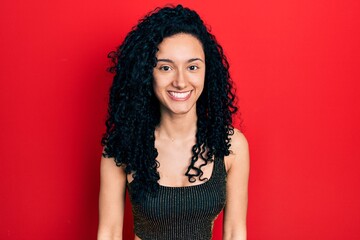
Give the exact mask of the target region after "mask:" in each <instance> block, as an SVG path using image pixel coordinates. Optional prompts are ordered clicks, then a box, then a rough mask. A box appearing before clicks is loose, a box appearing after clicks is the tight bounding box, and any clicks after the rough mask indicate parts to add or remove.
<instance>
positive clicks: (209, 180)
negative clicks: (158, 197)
mask: <svg viewBox="0 0 360 240" xmlns="http://www.w3.org/2000/svg"><path fill="white" fill-rule="evenodd" d="M217 161H219V159H214V161H213V162H214V163H213V168H212V171H211V175H210V177H209V178H208V180H206V181H205V182H204V183H200V184H196V185H189V186H179V187H176V186H165V185H161V184H159V188H160V189H169V190H170V189H174V190H175V189H193V188H198V187H200V186H203V185H207V184H209V182H211V181H212V179H213V178H214V177H215V171H216V170H215V168H218V167H217V166H216V165H215V164H217V163H216V162H217ZM133 181H134V180H133ZM133 181H131V182H130V183H129V186H131V184H132V183H133ZM197 181H201V180H197Z"/></svg>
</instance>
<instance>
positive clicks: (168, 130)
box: [156, 109, 197, 141]
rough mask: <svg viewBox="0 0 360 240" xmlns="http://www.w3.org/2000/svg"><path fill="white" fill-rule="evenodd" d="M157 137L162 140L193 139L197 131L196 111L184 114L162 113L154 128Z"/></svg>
mask: <svg viewBox="0 0 360 240" xmlns="http://www.w3.org/2000/svg"><path fill="white" fill-rule="evenodd" d="M156 130H157V137H158V138H159V139H163V140H171V141H175V140H176V141H181V140H188V139H190V138H194V137H195V135H196V130H197V115H196V110H195V109H194V110H193V111H190V112H188V113H186V114H167V113H164V112H163V113H162V114H161V119H160V124H159V125H158V127H157V128H156Z"/></svg>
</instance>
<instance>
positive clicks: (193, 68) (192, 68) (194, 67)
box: [189, 65, 199, 71]
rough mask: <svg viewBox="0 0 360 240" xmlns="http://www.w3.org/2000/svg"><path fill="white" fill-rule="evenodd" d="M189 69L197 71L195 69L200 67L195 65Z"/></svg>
mask: <svg viewBox="0 0 360 240" xmlns="http://www.w3.org/2000/svg"><path fill="white" fill-rule="evenodd" d="M189 69H190V71H195V70H197V69H199V67H198V66H195V65H193V66H190V67H189Z"/></svg>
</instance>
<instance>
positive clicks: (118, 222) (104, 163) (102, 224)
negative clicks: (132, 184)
mask: <svg viewBox="0 0 360 240" xmlns="http://www.w3.org/2000/svg"><path fill="white" fill-rule="evenodd" d="M125 190H126V173H125V171H124V169H123V167H117V166H116V164H115V161H114V158H105V157H102V158H101V163H100V193H99V229H98V239H108V238H109V239H115V238H116V239H122V227H123V218H124V207H125Z"/></svg>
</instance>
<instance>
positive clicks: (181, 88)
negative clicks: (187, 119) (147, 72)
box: [153, 33, 205, 114]
mask: <svg viewBox="0 0 360 240" xmlns="http://www.w3.org/2000/svg"><path fill="white" fill-rule="evenodd" d="M158 48H159V51H158V52H157V54H156V58H157V65H156V66H155V68H154V71H153V76H154V83H153V88H154V92H155V95H156V97H157V98H158V100H159V102H160V111H161V113H162V114H163V113H170V114H186V113H189V112H192V113H196V101H197V100H198V98H199V96H200V94H201V92H202V91H203V88H204V82H205V54H204V51H203V48H202V45H201V42H200V41H199V40H198V39H197V38H195V37H193V36H192V35H190V34H184V33H181V34H176V35H173V36H170V37H167V38H165V39H164V40H163V41H162V42H161V43H160V44H159V46H158Z"/></svg>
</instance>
